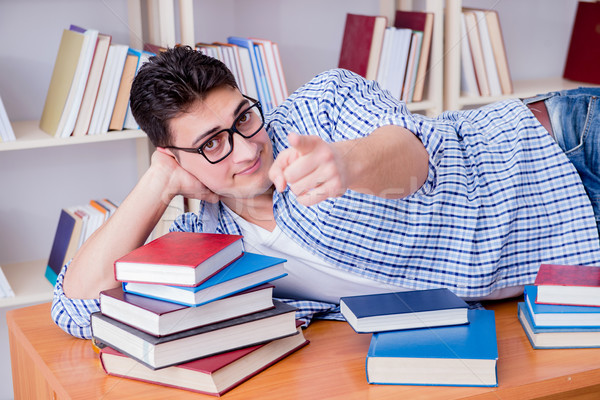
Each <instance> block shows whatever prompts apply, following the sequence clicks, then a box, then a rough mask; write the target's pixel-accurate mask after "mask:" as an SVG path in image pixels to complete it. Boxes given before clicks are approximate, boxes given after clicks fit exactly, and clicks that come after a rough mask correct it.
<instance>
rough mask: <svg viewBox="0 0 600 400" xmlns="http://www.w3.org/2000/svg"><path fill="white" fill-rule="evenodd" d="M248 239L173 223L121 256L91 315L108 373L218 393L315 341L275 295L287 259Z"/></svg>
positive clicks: (293, 313) (93, 330) (294, 313)
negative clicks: (112, 282)
mask: <svg viewBox="0 0 600 400" xmlns="http://www.w3.org/2000/svg"><path fill="white" fill-rule="evenodd" d="M241 239H242V238H241V236H238V235H224V234H209V233H190V232H170V233H167V234H165V235H163V236H161V237H159V238H157V239H155V240H153V241H151V242H148V243H147V244H145V245H144V246H142V247H140V248H138V249H136V250H134V251H132V252H131V253H129V254H127V255H125V256H124V257H122V258H120V259H119V260H117V261H116V262H115V277H116V278H117V279H118V280H119V281H122V282H123V285H122V287H118V288H115V289H111V290H106V291H103V292H101V293H100V312H98V313H94V314H92V317H91V324H92V337H93V340H94V342H95V343H96V344H98V345H99V346H98V347H100V359H101V362H102V366H103V368H104V370H105V371H106V373H108V374H110V375H115V376H120V377H126V378H131V379H136V380H142V381H147V382H152V383H156V384H161V385H167V386H173V387H177V388H181V389H186V390H192V391H197V392H201V393H208V394H212V395H221V394H223V393H225V392H226V391H228V390H230V389H232V388H234V387H235V386H237V385H239V384H240V383H241V382H243V381H245V380H247V379H249V378H250V377H252V376H253V375H255V374H257V373H258V372H260V371H262V370H264V369H266V368H267V367H269V366H270V365H272V364H274V363H275V362H277V361H279V360H281V359H283V358H284V357H286V356H287V355H289V354H291V353H293V352H294V351H296V350H298V349H299V348H301V347H303V346H305V345H306V344H308V341H307V340H306V339H305V338H304V335H303V333H302V328H301V327H300V323H298V322H297V321H296V318H295V316H296V309H295V308H294V307H292V306H290V305H287V304H284V303H281V302H278V301H277V300H274V299H273V296H272V294H273V287H274V286H273V284H272V283H271V282H272V281H273V280H276V279H279V278H281V277H283V276H285V275H286V273H285V271H284V268H283V263H284V262H285V260H284V259H280V258H275V257H268V256H264V255H260V254H254V253H248V252H243V249H242V242H241Z"/></svg>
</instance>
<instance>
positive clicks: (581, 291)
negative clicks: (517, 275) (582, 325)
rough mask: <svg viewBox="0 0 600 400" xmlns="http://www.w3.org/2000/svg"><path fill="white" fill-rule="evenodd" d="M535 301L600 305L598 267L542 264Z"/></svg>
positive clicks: (599, 275) (537, 277)
mask: <svg viewBox="0 0 600 400" xmlns="http://www.w3.org/2000/svg"><path fill="white" fill-rule="evenodd" d="M535 285H536V286H537V289H538V293H537V299H536V303H542V304H573V305H582V306H583V305H588V306H600V267H596V266H584V265H556V264H542V265H541V266H540V269H539V270H538V273H537V276H536V278H535Z"/></svg>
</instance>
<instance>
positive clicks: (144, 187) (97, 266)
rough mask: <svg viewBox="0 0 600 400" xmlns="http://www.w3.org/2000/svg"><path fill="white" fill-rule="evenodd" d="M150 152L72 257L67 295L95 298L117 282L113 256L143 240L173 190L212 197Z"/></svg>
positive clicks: (161, 156)
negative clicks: (146, 162)
mask: <svg viewBox="0 0 600 400" xmlns="http://www.w3.org/2000/svg"><path fill="white" fill-rule="evenodd" d="M161 150H162V149H159V151H156V152H155V153H154V154H153V155H152V163H151V165H150V168H149V169H148V170H147V171H146V173H145V174H144V175H143V176H142V178H141V179H140V181H139V182H138V183H137V185H136V186H135V188H134V189H133V190H132V191H131V193H130V194H129V195H128V196H127V198H126V199H125V200H124V201H123V202H122V204H121V205H120V206H119V207H118V209H117V211H116V212H115V214H113V215H112V216H111V217H110V218H109V219H108V220H107V221H106V223H104V224H103V225H102V226H101V227H100V228H99V229H97V230H96V232H94V234H93V235H92V236H91V237H90V238H89V239H88V240H86V242H85V243H84V244H83V245H82V246H81V248H80V249H79V251H78V252H77V254H76V255H75V257H74V258H73V260H72V262H71V264H70V265H69V268H68V270H67V273H66V274H65V279H64V293H65V295H66V296H67V297H69V298H77V299H93V298H97V297H98V296H99V292H100V291H102V290H106V289H110V288H113V287H117V286H118V285H119V283H118V282H117V281H116V280H115V278H114V273H113V264H114V262H115V260H116V259H118V258H120V257H121V256H123V255H125V254H127V253H128V252H130V251H132V250H133V249H135V248H137V247H139V246H141V245H142V244H144V242H145V241H146V239H147V238H148V236H149V235H150V233H151V232H152V229H154V226H155V225H156V224H157V223H158V221H159V220H160V218H161V216H162V215H163V213H164V211H165V210H166V208H167V206H168V205H169V203H170V201H171V199H173V197H174V196H175V195H177V194H184V195H186V196H188V197H194V198H200V199H205V200H207V201H216V200H217V199H216V196H215V195H214V194H212V193H211V192H208V191H207V189H206V187H204V185H202V184H201V183H200V182H199V181H198V180H196V179H195V178H194V177H192V176H191V175H190V174H188V173H187V172H186V171H184V170H183V169H182V168H181V167H179V165H178V164H177V162H176V161H175V160H174V159H173V158H172V157H171V156H169V155H166V154H164V152H162V151H161Z"/></svg>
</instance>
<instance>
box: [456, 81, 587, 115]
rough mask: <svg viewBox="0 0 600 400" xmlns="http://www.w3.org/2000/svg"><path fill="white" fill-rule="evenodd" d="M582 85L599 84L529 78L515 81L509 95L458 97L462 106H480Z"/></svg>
mask: <svg viewBox="0 0 600 400" xmlns="http://www.w3.org/2000/svg"><path fill="white" fill-rule="evenodd" d="M580 86H597V85H592V84H590V83H582V82H574V81H569V80H567V79H563V78H561V77H557V78H544V79H528V80H522V81H514V82H513V89H514V92H513V93H512V94H508V95H502V96H485V97H484V96H472V97H466V96H462V97H460V98H459V99H458V104H459V107H460V108H463V107H465V106H479V105H484V104H489V103H493V102H495V101H500V100H505V99H514V98H525V97H531V96H535V95H537V94H543V93H547V92H550V91H559V90H567V89H575V88H578V87H580Z"/></svg>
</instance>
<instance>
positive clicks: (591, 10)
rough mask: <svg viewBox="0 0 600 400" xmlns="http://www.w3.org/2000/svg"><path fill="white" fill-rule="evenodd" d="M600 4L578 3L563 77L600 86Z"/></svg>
mask: <svg viewBox="0 0 600 400" xmlns="http://www.w3.org/2000/svg"><path fill="white" fill-rule="evenodd" d="M598 21H600V4H599V3H598V2H588V1H580V2H578V4H577V11H576V13H575V21H574V22H573V29H572V31H571V39H570V41H569V50H568V51H567V57H566V60H565V67H564V71H563V77H564V78H565V79H570V80H573V81H578V82H586V83H593V84H596V85H600V74H598V68H597V66H598V65H600V29H599V28H598Z"/></svg>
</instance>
